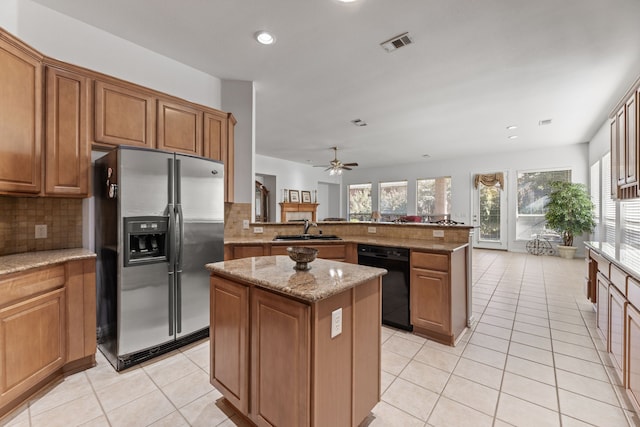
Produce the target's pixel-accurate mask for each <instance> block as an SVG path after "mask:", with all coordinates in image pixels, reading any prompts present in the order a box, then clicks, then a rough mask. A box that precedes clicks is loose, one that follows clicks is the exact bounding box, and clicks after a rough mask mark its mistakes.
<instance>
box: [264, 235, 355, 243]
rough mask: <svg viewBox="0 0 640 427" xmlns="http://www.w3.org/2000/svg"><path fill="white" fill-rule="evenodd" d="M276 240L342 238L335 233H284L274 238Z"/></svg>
mask: <svg viewBox="0 0 640 427" xmlns="http://www.w3.org/2000/svg"><path fill="white" fill-rule="evenodd" d="M273 240H274V241H283V240H342V239H341V238H340V237H338V236H336V235H335V234H282V235H280V236H276V237H274V238H273Z"/></svg>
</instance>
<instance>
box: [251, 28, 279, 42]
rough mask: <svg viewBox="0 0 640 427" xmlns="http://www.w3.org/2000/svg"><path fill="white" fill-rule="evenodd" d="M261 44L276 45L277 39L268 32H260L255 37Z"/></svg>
mask: <svg viewBox="0 0 640 427" xmlns="http://www.w3.org/2000/svg"><path fill="white" fill-rule="evenodd" d="M253 36H254V37H255V38H256V40H257V41H258V43H260V44H274V43H275V42H276V38H275V37H274V36H273V34H271V33H270V32H268V31H265V30H260V31H257V32H256V33H255V34H254V35H253Z"/></svg>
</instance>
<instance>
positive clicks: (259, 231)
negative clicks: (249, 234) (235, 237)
mask: <svg viewBox="0 0 640 427" xmlns="http://www.w3.org/2000/svg"><path fill="white" fill-rule="evenodd" d="M253 232H254V233H263V232H264V230H262V227H253Z"/></svg>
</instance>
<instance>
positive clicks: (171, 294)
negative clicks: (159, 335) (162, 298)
mask: <svg viewBox="0 0 640 427" xmlns="http://www.w3.org/2000/svg"><path fill="white" fill-rule="evenodd" d="M167 276H168V278H169V286H167V289H169V336H173V335H175V331H174V330H173V325H174V323H175V322H174V306H175V304H174V300H175V298H174V297H175V292H174V285H173V279H174V273H173V272H170V273H169V274H168V275H167Z"/></svg>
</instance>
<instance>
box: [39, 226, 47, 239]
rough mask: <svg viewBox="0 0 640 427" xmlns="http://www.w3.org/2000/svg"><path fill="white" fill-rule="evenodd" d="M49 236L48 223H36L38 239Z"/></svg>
mask: <svg viewBox="0 0 640 427" xmlns="http://www.w3.org/2000/svg"><path fill="white" fill-rule="evenodd" d="M46 238H47V224H39V225H36V239H46Z"/></svg>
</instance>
